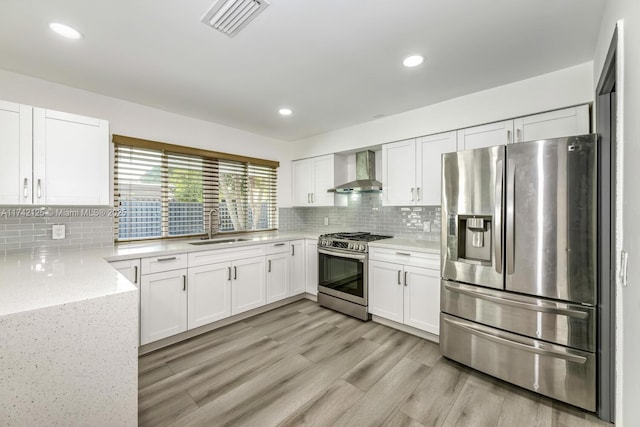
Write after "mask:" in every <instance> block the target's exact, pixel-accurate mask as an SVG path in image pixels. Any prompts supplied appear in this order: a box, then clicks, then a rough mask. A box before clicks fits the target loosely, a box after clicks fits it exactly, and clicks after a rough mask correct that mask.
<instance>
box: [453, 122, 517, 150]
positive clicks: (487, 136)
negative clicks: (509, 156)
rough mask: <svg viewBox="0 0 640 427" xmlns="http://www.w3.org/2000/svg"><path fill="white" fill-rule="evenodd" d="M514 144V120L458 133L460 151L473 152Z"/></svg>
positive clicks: (461, 130) (475, 127)
mask: <svg viewBox="0 0 640 427" xmlns="http://www.w3.org/2000/svg"><path fill="white" fill-rule="evenodd" d="M512 142H513V120H505V121H502V122H495V123H489V124H486V125H481V126H474V127H471V128H466V129H460V130H459V131H458V150H459V151H462V150H473V149H476V148H484V147H492V146H494V145H504V144H511V143H512Z"/></svg>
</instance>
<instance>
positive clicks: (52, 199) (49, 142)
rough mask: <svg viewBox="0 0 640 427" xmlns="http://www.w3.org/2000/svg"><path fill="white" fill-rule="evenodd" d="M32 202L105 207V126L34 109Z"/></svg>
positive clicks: (106, 196) (106, 200)
mask: <svg viewBox="0 0 640 427" xmlns="http://www.w3.org/2000/svg"><path fill="white" fill-rule="evenodd" d="M33 168H34V177H33V179H34V180H35V183H34V184H35V187H34V193H35V194H34V203H38V204H39V203H44V204H47V205H105V206H106V205H109V204H110V197H109V124H108V122H107V121H105V120H98V119H93V118H90V117H83V116H77V115H74V114H68V113H61V112H58V111H51V110H44V109H41V108H34V111H33Z"/></svg>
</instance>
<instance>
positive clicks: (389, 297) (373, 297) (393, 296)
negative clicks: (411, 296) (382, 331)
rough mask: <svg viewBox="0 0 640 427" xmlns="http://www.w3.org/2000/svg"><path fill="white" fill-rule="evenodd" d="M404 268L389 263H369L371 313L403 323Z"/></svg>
mask: <svg viewBox="0 0 640 427" xmlns="http://www.w3.org/2000/svg"><path fill="white" fill-rule="evenodd" d="M402 275H403V268H402V265H400V264H392V263H389V262H381V261H370V262H369V312H371V314H374V315H376V316H380V317H384V318H385V319H389V320H393V321H395V322H398V323H402V320H403V319H402V310H403V305H402V299H403V286H402Z"/></svg>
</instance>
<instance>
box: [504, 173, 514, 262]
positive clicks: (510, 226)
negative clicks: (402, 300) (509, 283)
mask: <svg viewBox="0 0 640 427" xmlns="http://www.w3.org/2000/svg"><path fill="white" fill-rule="evenodd" d="M515 182H516V165H515V163H513V162H507V189H508V191H509V194H507V218H506V221H507V241H506V243H505V246H506V249H507V274H513V272H514V271H515V265H514V264H515V251H516V248H515V243H516V239H515V236H514V231H515V224H514V223H513V222H514V221H515V203H516V201H515V197H516V191H515V188H514V187H515Z"/></svg>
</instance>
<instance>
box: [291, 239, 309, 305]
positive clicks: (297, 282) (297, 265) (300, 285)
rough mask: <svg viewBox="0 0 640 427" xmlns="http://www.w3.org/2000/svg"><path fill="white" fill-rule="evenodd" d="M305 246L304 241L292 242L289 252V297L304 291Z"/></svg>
mask: <svg viewBox="0 0 640 427" xmlns="http://www.w3.org/2000/svg"><path fill="white" fill-rule="evenodd" d="M304 247H305V244H304V240H294V241H293V242H291V244H290V248H289V249H290V251H291V252H289V295H291V296H293V295H298V294H302V293H304V291H305V287H306V286H305V281H306V276H305V268H304V265H305V262H306V258H305V250H304Z"/></svg>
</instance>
